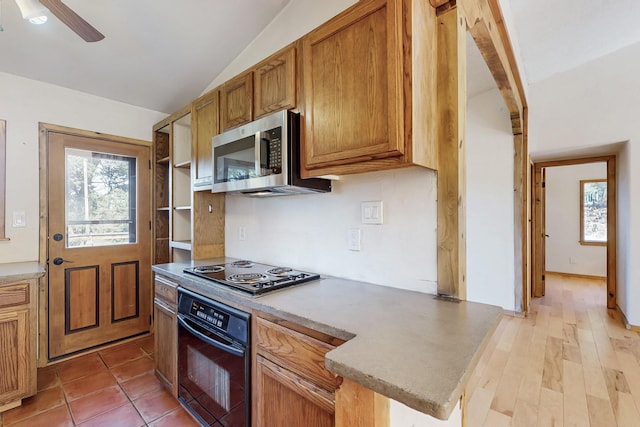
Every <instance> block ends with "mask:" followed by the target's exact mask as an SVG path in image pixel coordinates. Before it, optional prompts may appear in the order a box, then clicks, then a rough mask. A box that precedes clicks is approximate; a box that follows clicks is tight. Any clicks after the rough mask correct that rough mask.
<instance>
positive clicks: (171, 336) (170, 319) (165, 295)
mask: <svg viewBox="0 0 640 427" xmlns="http://www.w3.org/2000/svg"><path fill="white" fill-rule="evenodd" d="M177 298H178V295H177V283H175V282H172V281H170V280H168V279H166V278H164V277H161V276H156V279H155V298H154V301H153V302H154V304H153V318H154V322H155V332H154V350H153V354H154V363H155V370H156V375H157V376H158V378H160V380H162V382H163V383H164V384H165V386H166V387H167V388H168V389H169V390H170V391H171V393H172V394H173V396H174V397H177V396H178V381H177V380H178V374H177V373H178V361H177V357H178V321H177V314H176V307H177Z"/></svg>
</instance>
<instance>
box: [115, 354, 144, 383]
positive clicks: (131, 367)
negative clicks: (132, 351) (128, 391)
mask: <svg viewBox="0 0 640 427" xmlns="http://www.w3.org/2000/svg"><path fill="white" fill-rule="evenodd" d="M151 370H153V360H151V359H150V358H149V356H142V357H140V358H138V359H135V360H130V361H128V362H127V363H123V364H122V365H118V366H116V367H115V368H112V369H111V373H112V374H113V376H114V377H116V380H118V382H120V383H121V382H124V381H127V380H129V379H131V378H133V377H137V376H138V375H142V374H144V373H145V372H148V371H151Z"/></svg>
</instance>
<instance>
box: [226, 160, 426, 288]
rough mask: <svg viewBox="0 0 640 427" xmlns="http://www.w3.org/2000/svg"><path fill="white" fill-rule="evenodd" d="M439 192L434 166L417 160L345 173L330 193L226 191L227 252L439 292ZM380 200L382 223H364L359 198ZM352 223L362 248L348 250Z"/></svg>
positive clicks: (379, 282)
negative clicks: (416, 164)
mask: <svg viewBox="0 0 640 427" xmlns="http://www.w3.org/2000/svg"><path fill="white" fill-rule="evenodd" d="M436 195H437V186H436V174H435V172H433V171H431V170H428V169H424V168H419V167H410V168H404V169H398V170H393V171H383V172H373V173H366V174H359V175H348V176H343V177H341V179H340V180H339V181H334V182H333V190H332V192H331V193H326V194H311V195H296V196H283V197H274V198H266V199H254V198H245V197H239V196H230V195H227V197H226V221H225V222H226V225H225V233H226V238H225V246H226V248H225V250H226V255H227V256H231V257H236V258H248V259H252V260H254V261H260V262H265V263H270V264H276V265H284V266H290V267H294V268H298V269H302V270H305V269H306V270H309V271H314V272H317V273H321V274H323V275H329V276H335V277H343V278H348V279H352V280H362V281H366V282H371V283H376V284H380V285H385V286H392V287H397V288H403V289H410V290H416V291H420V292H426V293H436V288H437V284H436V280H437V271H436V270H437V268H436V266H437V264H436V262H437V261H436V248H437V245H436V238H437V234H436V233H437V231H436V222H437V221H436V220H437V208H436V206H437V205H436ZM375 200H381V201H382V202H383V206H384V224H383V225H369V224H361V222H360V203H361V202H365V201H375ZM240 227H243V228H244V239H245V240H243V241H241V240H240V238H239V237H240V236H239V234H240V233H239V229H240ZM353 228H359V229H360V230H361V236H362V240H361V250H360V251H351V250H349V249H348V245H347V242H348V239H347V233H348V230H349V229H353Z"/></svg>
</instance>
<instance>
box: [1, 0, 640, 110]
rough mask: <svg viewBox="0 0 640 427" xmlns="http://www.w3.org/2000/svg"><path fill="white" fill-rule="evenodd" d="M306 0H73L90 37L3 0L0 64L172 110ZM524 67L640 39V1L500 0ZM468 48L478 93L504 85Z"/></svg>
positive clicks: (527, 71) (565, 61)
mask: <svg viewBox="0 0 640 427" xmlns="http://www.w3.org/2000/svg"><path fill="white" fill-rule="evenodd" d="M289 1H297V0H232V1H229V0H180V1H176V0H65V3H66V4H67V5H68V6H70V7H71V8H72V9H74V10H75V11H76V12H77V13H78V14H79V15H80V16H82V17H83V18H85V19H86V20H87V21H88V22H89V23H91V24H92V25H93V26H95V27H96V28H97V29H98V30H99V31H100V32H102V33H103V34H104V35H105V36H106V38H105V39H104V40H102V41H100V42H97V43H86V42H84V41H83V40H82V39H80V38H79V37H78V36H77V35H76V34H75V33H73V32H71V30H69V29H68V28H67V27H66V26H64V25H63V24H62V23H60V22H59V21H58V20H57V19H56V18H55V17H52V16H50V18H49V22H47V23H46V24H44V25H42V26H35V25H32V24H29V23H28V22H27V21H24V20H23V19H22V18H21V16H20V12H19V10H18V7H17V6H16V4H15V1H14V0H0V2H1V4H2V15H1V18H0V24H2V26H3V27H4V31H3V32H0V71H3V72H7V73H11V74H16V75H20V76H24V77H27V78H31V79H35V80H41V81H45V82H49V83H53V84H56V85H59V86H64V87H68V88H71V89H76V90H79V91H82V92H86V93H90V94H94V95H98V96H102V97H105V98H109V99H114V100H117V101H122V102H125V103H128V104H132V105H138V106H141V107H145V108H149V109H152V110H156V111H161V112H165V113H171V112H173V111H175V110H177V109H178V108H180V107H182V106H183V105H185V104H187V103H188V102H189V101H190V100H192V99H194V98H195V97H197V96H198V95H199V94H200V93H201V92H202V91H203V90H204V88H206V87H207V85H208V84H209V83H211V81H212V80H213V79H214V78H215V77H216V76H217V75H218V74H219V73H220V72H221V71H222V70H223V69H224V68H225V67H226V66H227V65H228V64H229V63H230V62H231V61H232V60H233V59H234V58H235V57H236V56H238V54H239V53H240V52H241V51H242V50H243V49H244V48H245V47H246V46H247V45H248V44H249V43H250V42H251V41H252V40H253V39H254V38H255V37H256V36H257V35H258V34H259V33H260V31H261V30H262V29H263V28H264V27H265V26H266V25H267V24H268V23H269V22H270V21H271V20H272V19H273V18H274V17H275V16H276V15H277V14H278V12H279V11H280V10H281V9H282V8H283V7H285V6H286V4H288V3H289ZM501 3H502V4H503V6H506V8H505V9H508V10H505V12H508V13H505V19H506V20H508V21H509V20H510V19H511V20H512V22H510V25H509V27H510V28H515V33H514V34H511V38H512V41H513V42H514V43H517V44H518V45H519V49H516V50H517V52H519V53H520V56H521V59H522V65H523V66H524V70H522V71H523V74H524V75H525V78H526V81H528V82H529V83H533V82H537V81H540V80H543V79H545V78H548V77H550V76H552V75H554V74H556V73H560V72H563V71H566V70H569V69H572V68H575V67H577V66H580V65H582V64H584V63H586V62H588V61H591V60H593V59H596V58H598V57H600V56H603V55H606V54H608V53H611V52H613V51H615V50H618V49H620V48H623V47H625V46H628V45H630V44H633V43H638V42H640V24H639V22H640V1H638V0H561V1H558V0H501ZM468 51H469V61H470V62H469V67H468V69H469V83H468V87H469V93H470V95H471V96H473V95H475V94H478V93H480V92H482V91H485V90H488V89H491V88H494V87H495V84H494V83H493V81H492V79H491V78H490V76H489V75H488V69H487V68H486V66H485V65H484V64H483V62H482V59H481V56H480V54H479V52H478V51H477V49H475V48H474V47H473V46H472V45H471V47H470V48H469V49H468Z"/></svg>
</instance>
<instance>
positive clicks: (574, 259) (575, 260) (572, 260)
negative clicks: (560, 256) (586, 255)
mask: <svg viewBox="0 0 640 427" xmlns="http://www.w3.org/2000/svg"><path fill="white" fill-rule="evenodd" d="M577 263H578V260H577V259H576V257H574V256H572V257H569V264H577Z"/></svg>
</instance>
